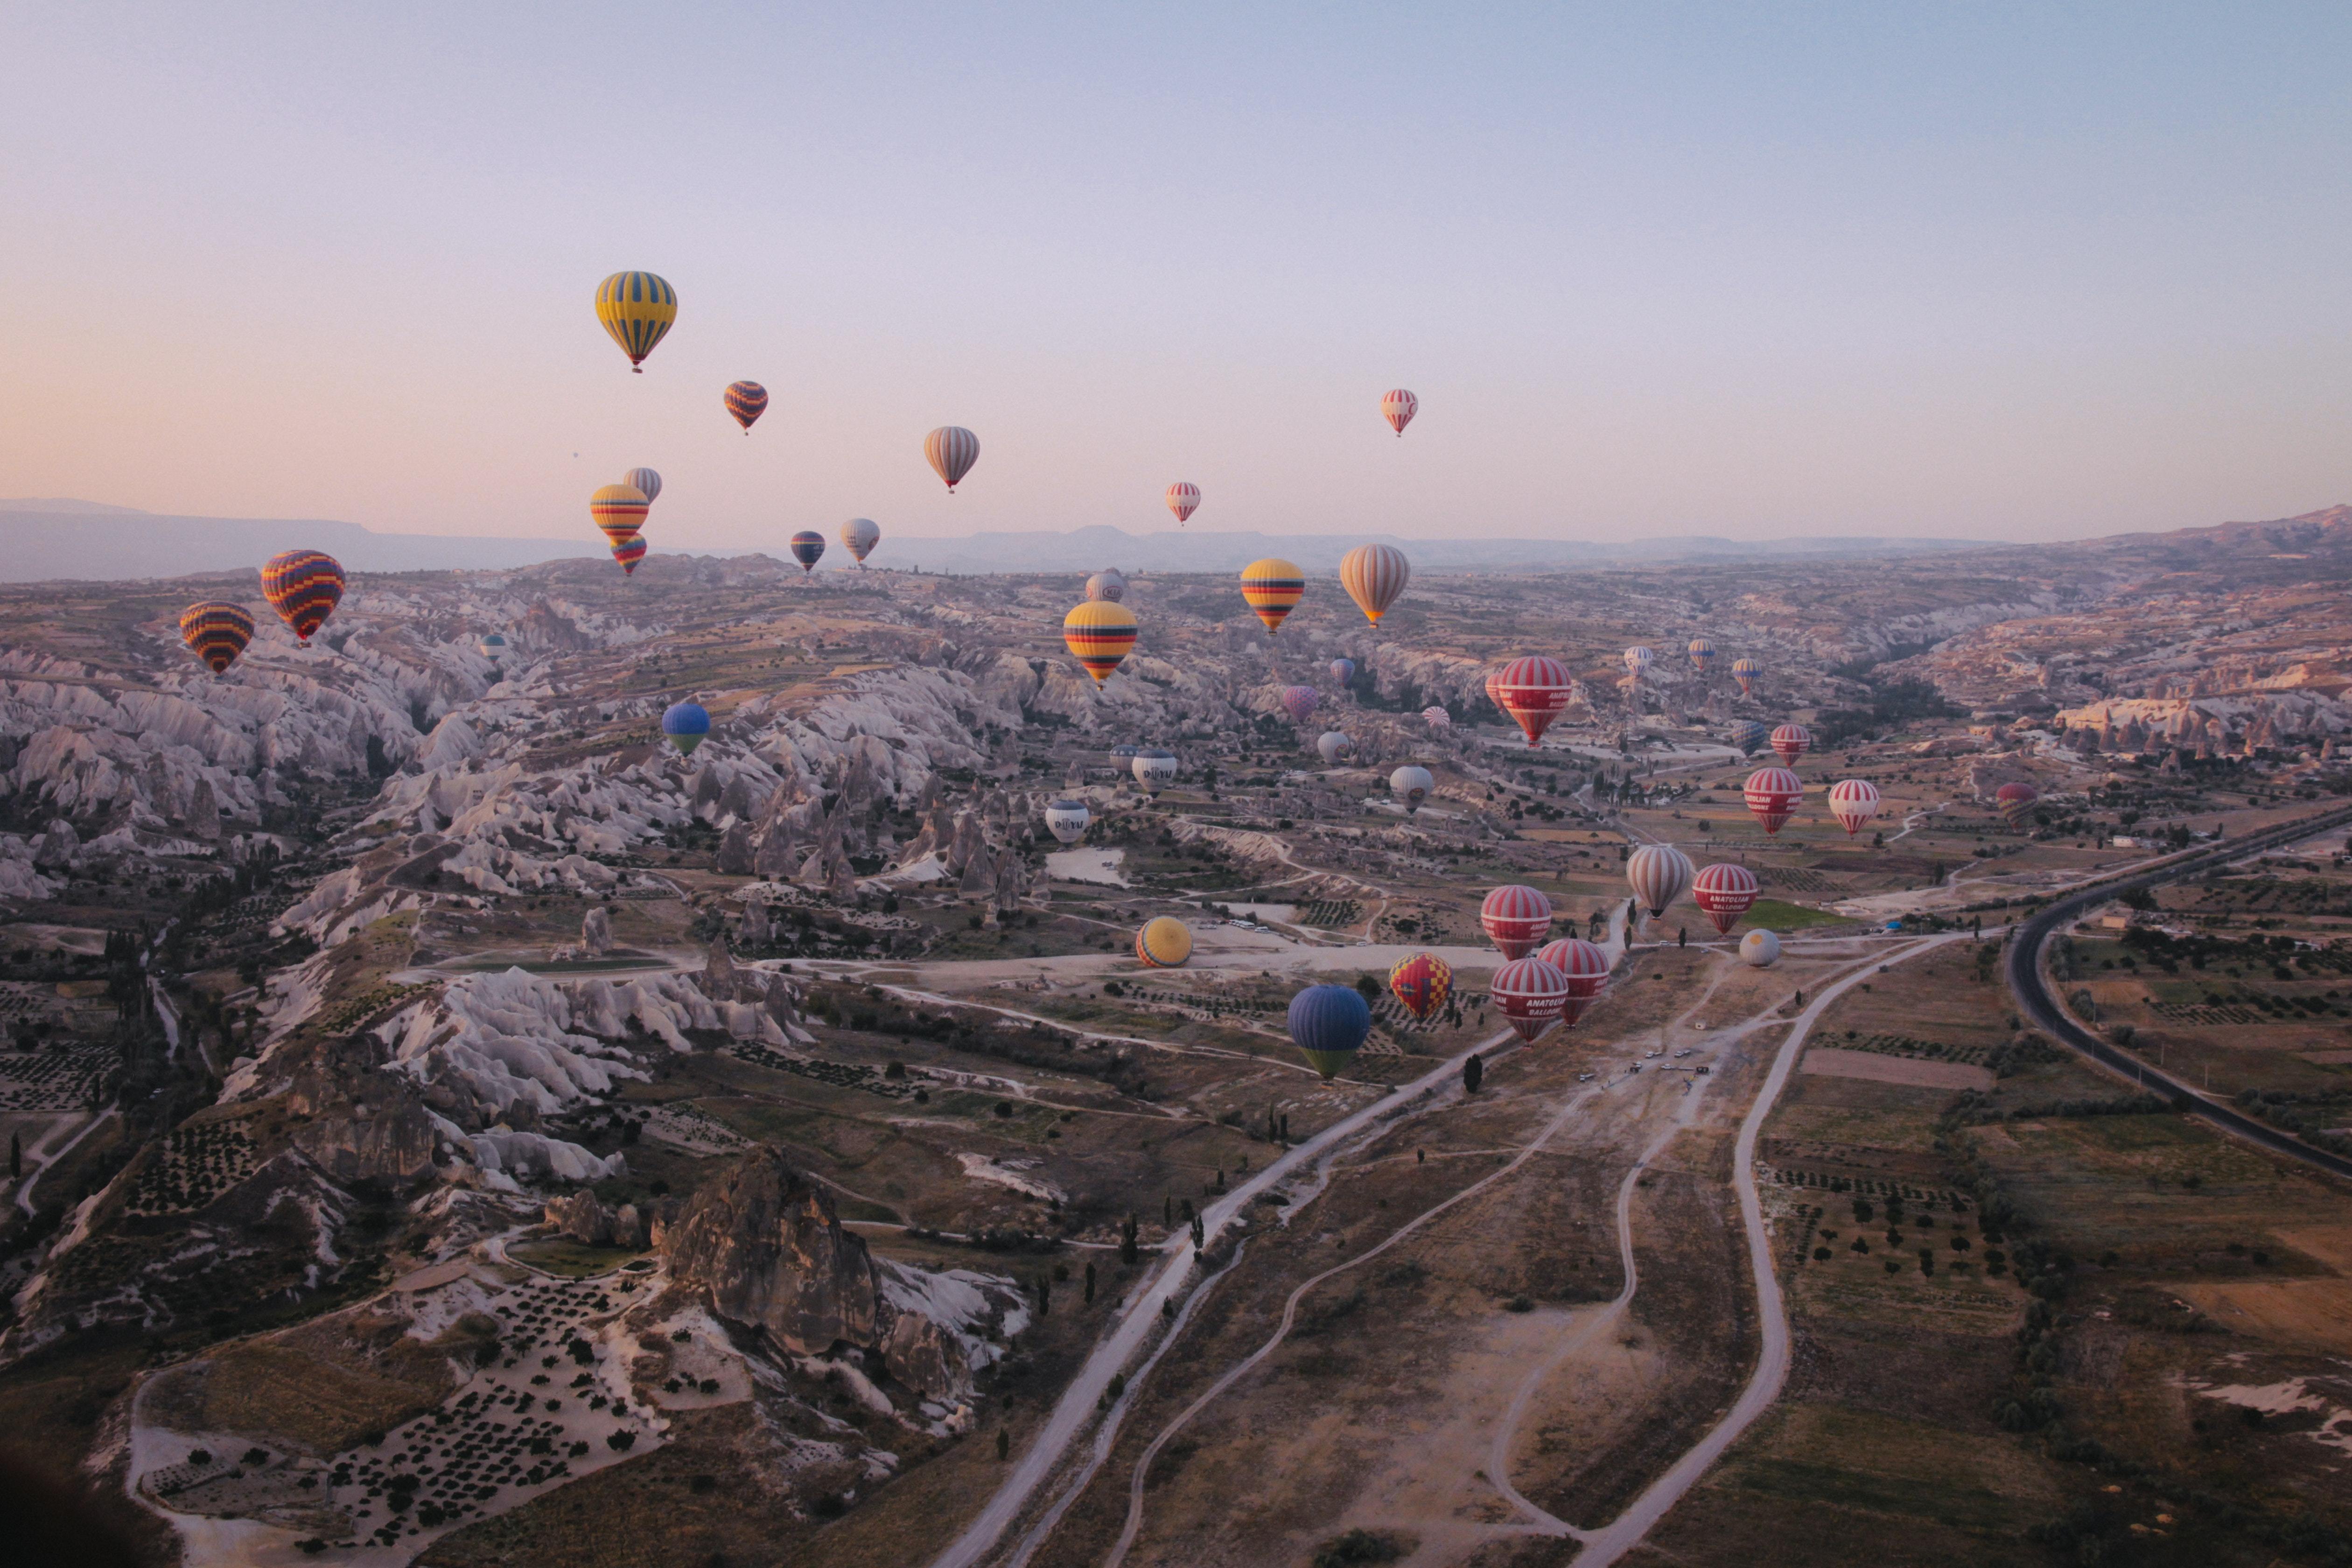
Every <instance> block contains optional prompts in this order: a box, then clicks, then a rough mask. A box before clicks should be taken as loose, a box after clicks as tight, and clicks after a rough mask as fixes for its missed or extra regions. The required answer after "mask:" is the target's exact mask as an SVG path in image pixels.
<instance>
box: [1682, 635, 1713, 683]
mask: <svg viewBox="0 0 2352 1568" xmlns="http://www.w3.org/2000/svg"><path fill="white" fill-rule="evenodd" d="M1685 652H1687V653H1688V654H1689V655H1690V661H1691V666H1692V668H1695V669H1696V670H1697V671H1698V672H1699V673H1700V674H1701V675H1705V674H1706V672H1707V670H1708V669H1709V668H1711V667H1712V666H1713V665H1714V663H1715V644H1713V643H1712V642H1709V641H1708V640H1707V639H1706V638H1705V637H1693V638H1691V640H1690V647H1688V648H1687V649H1685Z"/></svg>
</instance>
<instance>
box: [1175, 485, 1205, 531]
mask: <svg viewBox="0 0 2352 1568" xmlns="http://www.w3.org/2000/svg"><path fill="white" fill-rule="evenodd" d="M1200 507H1201V487H1200V486H1198V485H1188V484H1186V483H1185V482H1184V481H1183V480H1182V479H1178V480H1177V481H1176V482H1175V483H1174V484H1172V485H1170V486H1169V487H1168V510H1170V511H1172V512H1174V513H1175V514H1176V521H1178V522H1179V523H1181V522H1183V521H1186V520H1188V519H1189V518H1191V517H1192V514H1193V513H1194V512H1195V511H1198V510H1200Z"/></svg>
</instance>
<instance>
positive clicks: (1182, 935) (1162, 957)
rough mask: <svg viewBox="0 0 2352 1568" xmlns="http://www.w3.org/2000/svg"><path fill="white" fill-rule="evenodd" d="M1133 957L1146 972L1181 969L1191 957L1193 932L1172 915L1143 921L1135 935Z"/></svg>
mask: <svg viewBox="0 0 2352 1568" xmlns="http://www.w3.org/2000/svg"><path fill="white" fill-rule="evenodd" d="M1135 956H1136V957H1138V958H1139V959H1141V960H1142V961H1143V963H1144V965H1145V967H1147V968H1150V969H1176V968H1180V967H1181V966H1182V964H1183V963H1184V961H1185V960H1186V959H1189V958H1191V957H1192V929H1191V928H1190V927H1188V926H1187V925H1185V923H1184V922H1183V921H1180V920H1178V919H1176V918H1175V917H1174V916H1172V915H1161V916H1160V917H1158V918H1157V919H1155V920H1150V921H1145V922H1144V923H1143V929H1142V930H1140V931H1137V932H1136V933H1135Z"/></svg>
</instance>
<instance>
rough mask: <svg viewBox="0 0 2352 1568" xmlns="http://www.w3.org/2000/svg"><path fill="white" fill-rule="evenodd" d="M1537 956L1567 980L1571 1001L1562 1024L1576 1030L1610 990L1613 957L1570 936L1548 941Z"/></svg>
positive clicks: (1562, 1014) (1563, 1012) (1561, 1016)
mask: <svg viewBox="0 0 2352 1568" xmlns="http://www.w3.org/2000/svg"><path fill="white" fill-rule="evenodd" d="M1536 956H1537V957H1538V958H1539V959H1541V960H1542V961H1543V962H1544V963H1549V964H1550V965H1551V966H1552V967H1553V968H1554V969H1557V970H1559V972H1560V973H1561V974H1562V975H1563V976H1565V977H1566V979H1567V981H1568V1002H1567V1004H1566V1005H1564V1006H1562V1007H1561V1008H1560V1011H1559V1021H1560V1022H1561V1023H1563V1024H1566V1025H1567V1026H1569V1027H1570V1028H1571V1029H1572V1028H1574V1027H1576V1026H1577V1022H1578V1021H1579V1020H1580V1019H1581V1018H1582V1017H1583V1016H1584V1015H1585V1014H1587V1013H1589V1012H1591V1010H1592V1005H1593V1004H1594V1003H1595V1002H1598V1001H1599V1000H1600V999H1601V993H1602V992H1603V991H1606V990H1607V989H1608V988H1609V955H1608V954H1607V953H1605V952H1601V949H1600V948H1598V947H1596V946H1595V945H1593V944H1592V943H1591V942H1587V941H1585V940H1584V939H1583V938H1582V937H1580V936H1569V937H1562V938H1561V939H1560V940H1559V941H1558V942H1546V943H1545V944H1544V945H1543V946H1542V947H1540V948H1538V950H1537V951H1536Z"/></svg>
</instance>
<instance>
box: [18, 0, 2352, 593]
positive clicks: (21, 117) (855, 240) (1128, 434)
mask: <svg viewBox="0 0 2352 1568" xmlns="http://www.w3.org/2000/svg"><path fill="white" fill-rule="evenodd" d="M2347 45H2352V13H2347V12H2345V11H2344V10H2343V9H2342V8H2340V7H2331V6H2325V5H2251V6H2220V5H2213V6H2203V7H2177V6H2158V5H2128V6H2121V5H2119V6H2112V7H2094V6H2068V7H2052V6H2001V5H1969V6H1933V5H1892V6H1889V5H1851V6H1835V5H1802V6H1799V5H1780V6H1771V5H1643V6H1625V5H1579V6H1567V5H1553V6H1530V7H1524V8H1506V7H1502V6H1482V7H1475V8H1467V7H1464V8H1457V7H1449V6H1439V5H1426V4H1423V5H1413V6H1403V5H1361V4H1349V5H1263V4H1257V5H1233V6H1223V5H1184V6H1181V7H1178V6H1159V7H1144V6H1129V5H1108V6H1106V5H1068V6H1063V7H1051V8H1049V7H1045V6H1002V7H979V6H970V7H948V6H922V5H856V6H842V5H824V6H817V5H806V6H777V5H764V6H742V7H731V8H730V7H721V6H716V5H634V6H625V7H623V6H607V5H593V4H590V5H531V6H525V5H494V6H484V5H426V4H412V5H399V6H373V7H362V6H356V5H325V6H320V5H294V4H289V5H272V6H261V5H206V6H189V5H110V4H103V3H96V4H81V5H62V4H52V5H25V6H19V7H16V8H15V9H13V10H11V11H9V12H8V13H7V14H6V15H5V17H0V48H5V58H7V59H8V60H9V62H10V71H9V74H10V85H9V91H8V92H7V94H6V95H5V97H0V132H5V148H6V153H5V157H0V194H5V211H6V213H7V214H8V218H7V221H6V222H5V224H0V277H5V279H7V280H8V284H9V293H10V295H11V297H12V298H13V299H14V300H15V309H14V310H13V312H12V320H11V323H10V329H11V330H10V331H9V335H8V343H7V347H6V350H5V354H0V404H5V410H6V416H5V435H0V495H15V496H77V497H84V498H88V499H91V500H107V501H114V502H119V503H122V504H127V505H132V506H141V507H145V508H149V509H151V510H169V511H191V512H198V513H211V514H220V515H240V516H324V517H336V518H345V519H349V520H351V521H357V522H361V523H363V524H365V525H367V526H369V527H371V528H375V529H379V530H388V531H421V532H440V533H506V534H578V533H583V532H585V531H587V530H588V528H589V522H588V518H587V515H586V506H585V503H586V498H587V495H588V493H589V491H590V490H591V489H593V488H594V487H595V486H596V485H598V484H601V483H604V482H605V481H607V480H608V479H614V478H616V477H618V475H619V474H620V472H621V471H622V470H623V469H625V468H628V467H630V466H632V465H634V464H638V463H649V464H651V465H653V466H654V467H656V468H659V469H661V470H662V471H663V473H664V475H665V476H666V478H667V487H668V488H667V491H666V493H665V494H664V496H663V497H662V500H661V502H660V504H659V505H658V506H657V507H656V510H655V512H654V519H653V522H652V524H651V526H650V527H649V529H648V536H649V537H650V538H653V539H654V540H656V542H657V543H660V544H665V545H680V546H690V545H700V546H709V547H729V546H761V545H770V546H772V545H773V544H774V543H775V542H777V541H779V540H781V539H782V537H783V536H784V535H786V534H788V533H789V532H790V531H792V530H793V529H795V528H799V527H803V526H818V527H824V528H826V529H828V531H829V530H830V528H831V527H832V525H834V524H835V523H837V522H838V521H839V520H840V519H842V518H844V517H846V516H849V515H852V514H864V515H867V516H871V517H874V518H876V519H877V520H879V521H881V523H882V525H883V527H884V529H885V530H886V531H899V532H902V533H908V534H937V533H962V532H967V531H973V530H976V529H982V528H1066V527H1076V526H1079V525H1083V524H1087V523H1097V522H1108V523H1113V524H1116V525H1118V526H1121V527H1124V528H1127V529H1129V530H1131V531H1141V530H1149V529H1156V528H1160V527H1172V526H1173V521H1174V520H1173V519H1172V518H1171V517H1169V515H1168V514H1167V513H1166V512H1165V511H1164V510H1161V508H1160V492H1161V490H1162V489H1164V487H1165V486H1166V485H1167V484H1168V483H1169V481H1171V480H1172V479H1191V480H1192V481H1193V482H1195V483H1197V484H1199V485H1200V486H1201V488H1202V490H1203V491H1204V492H1205V496H1206V499H1205V501H1204V504H1203V506H1202V510H1201V512H1200V514H1199V515H1198V516H1197V517H1196V518H1195V519H1194V521H1193V523H1192V527H1194V528H1198V529H1226V528H1259V529H1265V530H1268V531H1314V532H1345V531H1390V532H1395V533H1401V534H1406V535H1423V536H1427V535H1435V534H1480V535H1544V536H1550V537H1563V538H1591V539H1607V538H1618V537H1624V536H1626V535H1629V534H1645V533H1659V532H1685V531H1703V532H1714V533H1723V534H1729V535H1733V536H1736V537H1748V538H1753V537H1763V536H1769V535H1777V534H1788V533H1843V532H1868V533H1887V534H1906V533H1910V534H1937V535H1959V536H1979V537H2003V538H2037V537H2053V536H2060V535H2074V534H2089V533H2099V532H2108V531H2119V530H2126V529H2137V528H2165V527H2175V526H2183V525H2190V524H2200V523H2206V522H2212V521H2221V520H2222V519H2225V518H2237V517H2271V516H2277V515H2282V514H2284V513H2288V512H2294V511H2300V510H2308V509H2310V508H2313V507H2316V506H2321V505H2325V504H2327V503H2330V502H2333V501H2336V500H2347V499H2352V442H2347V438H2346V437H2347V429H2352V290H2347V288H2346V287H2345V276H2346V261H2345V258H2346V257H2347V255H2352V202H2347V196H2348V195H2352V156H2348V155H2347V153H2352V146H2347V142H2352V136H2347V131H2352V95H2347V94H2346V93H2345V92H2344V91H2343V90H2342V83H2343V80H2344V79H2345V77H2346V73H2347V66H2352V48H2347ZM628 267H642V268H651V269H653V270H656V271H658V272H660V273H662V274H663V275H664V276H666V277H667V278H668V279H670V280H671V281H672V282H673V283H674V284H675V285H676V286H677V289H678V292H679V295H680V298H681V310H680V315H679V321H678V325H677V330H676V331H673V332H672V333H671V335H670V337H669V339H668V341H667V342H665V343H663V344H662V345H661V347H660V348H659V349H658V350H657V351H656V353H655V354H654V355H653V357H652V358H651V359H650V360H649V361H648V362H647V365H646V372H647V374H645V375H643V376H632V375H630V374H627V370H626V362H625V359H624V358H623V356H622V355H621V354H620V353H619V351H618V350H617V349H615V348H614V346H613V344H612V343H611V342H610V341H609V340H607V339H606V338H605V336H604V333H603V332H602V331H600V330H599V329H598V327H597V325H596V323H595V321H594V319H593V309H592V305H591V295H592V292H593V289H594V287H595V284H596V281H597V279H599V278H601V277H602V276H604V274H605V273H606V272H609V271H612V270H614V269H617V268H628ZM739 376H742V377H751V378H753V379H756V380H760V381H762V382H764V383H765V384H767V386H768V388H769V390H770V392H771V394H772V396H773V399H774V401H773V404H772V407H771V409H770V411H769V413H768V415H767V416H766V418H765V420H764V421H763V422H762V423H761V425H760V426H758V428H757V429H756V430H755V431H754V433H753V434H752V436H751V438H750V439H748V440H747V439H745V438H744V437H742V436H740V434H738V433H737V431H736V428H735V426H734V424H733V422H732V421H731V420H730V419H729V418H728V417H727V416H726V415H725V414H724V412H723V411H722V410H721V408H720V406H719V390H720V388H721V387H722V386H723V385H724V384H726V383H727V382H729V381H730V380H732V379H735V378H736V377H739ZM1397 384H1402V385H1405V386H1409V387H1412V389H1413V390H1415V391H1416V392H1418V393H1419V394H1420V395H1421V398H1422V414H1421V417H1420V419H1419V421H1418V422H1417V423H1416V424H1415V425H1414V426H1412V430H1411V432H1410V433H1409V435H1408V436H1407V437H1406V438H1405V439H1404V440H1402V441H1398V440H1396V439H1394V438H1392V437H1390V435H1389V434H1388V431H1387V429H1386V427H1385V426H1383V425H1381V422H1380V419H1379V416H1378V411H1377V407H1376V404H1377V401H1378V398H1379V396H1380V394H1381V392H1382V391H1383V390H1384V389H1386V388H1387V387H1389V386H1391V385H1397ZM944 423H957V424H963V425H968V426H971V427H972V428H973V429H974V430H976V431H978V432H979V434H980V437H981V439H982V458H981V461H980V466H979V468H978V469H977V470H976V471H975V472H974V474H973V475H972V477H971V480H969V481H968V482H967V484H966V485H965V487H964V489H963V490H962V491H961V493H960V494H959V495H957V496H956V497H954V498H953V499H950V498H949V497H948V496H947V495H946V494H945V493H944V492H943V490H942V489H940V486H939V484H938V482H937V481H936V480H935V479H932V477H931V476H930V473H929V470H928V469H927V468H925V467H924V466H923V462H922V458H921V453H920V447H921V440H922V436H923V433H924V432H925V431H926V430H928V429H929V428H930V427H931V426H935V425H939V424H944ZM575 452H576V453H578V454H579V456H578V457H577V458H575V457H574V456H573V454H574V453H575Z"/></svg>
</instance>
